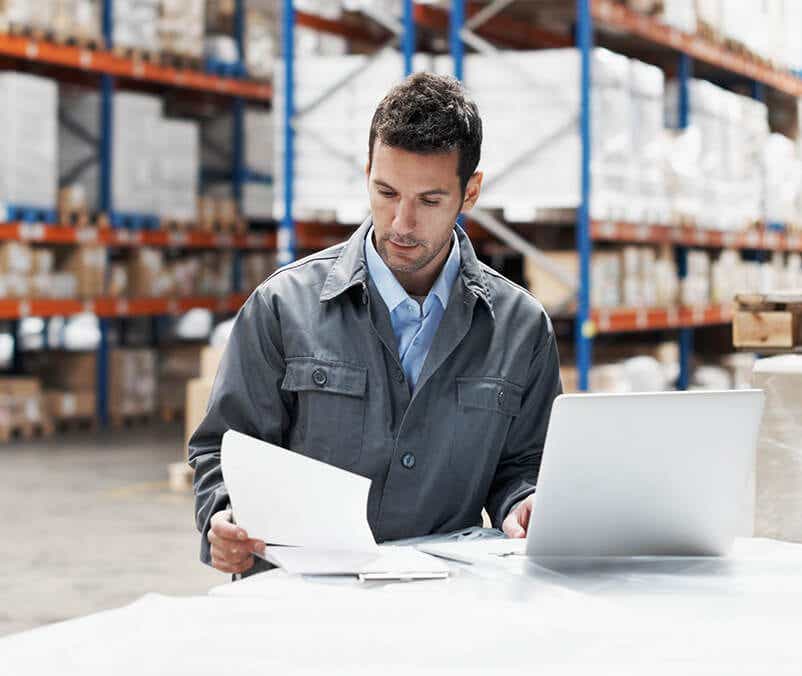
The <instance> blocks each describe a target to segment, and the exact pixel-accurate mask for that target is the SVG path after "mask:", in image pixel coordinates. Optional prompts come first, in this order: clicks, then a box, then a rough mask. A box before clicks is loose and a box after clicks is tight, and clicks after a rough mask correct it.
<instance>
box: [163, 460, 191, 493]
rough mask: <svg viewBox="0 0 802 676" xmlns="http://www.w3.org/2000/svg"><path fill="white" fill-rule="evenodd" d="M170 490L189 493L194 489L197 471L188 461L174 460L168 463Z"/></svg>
mask: <svg viewBox="0 0 802 676" xmlns="http://www.w3.org/2000/svg"><path fill="white" fill-rule="evenodd" d="M167 475H168V477H169V482H170V490H171V491H173V492H175V493H188V492H190V491H191V490H192V480H193V478H194V477H195V472H194V471H193V469H192V468H191V467H190V466H189V465H188V464H187V463H186V462H173V463H170V464H169V465H167Z"/></svg>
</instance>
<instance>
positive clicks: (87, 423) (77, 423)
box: [55, 416, 98, 433]
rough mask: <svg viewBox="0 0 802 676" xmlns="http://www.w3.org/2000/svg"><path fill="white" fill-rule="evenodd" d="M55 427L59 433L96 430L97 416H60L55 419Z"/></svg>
mask: <svg viewBox="0 0 802 676" xmlns="http://www.w3.org/2000/svg"><path fill="white" fill-rule="evenodd" d="M55 428H56V430H58V432H59V433H67V432H79V431H80V432H96V431H97V429H98V422H97V418H95V417H94V416H93V417H91V418H62V419H61V420H56V422H55Z"/></svg>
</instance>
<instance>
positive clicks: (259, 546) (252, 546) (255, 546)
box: [245, 540, 265, 554]
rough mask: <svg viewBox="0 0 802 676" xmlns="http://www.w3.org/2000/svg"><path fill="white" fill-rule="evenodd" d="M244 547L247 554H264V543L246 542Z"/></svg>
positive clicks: (257, 541)
mask: <svg viewBox="0 0 802 676" xmlns="http://www.w3.org/2000/svg"><path fill="white" fill-rule="evenodd" d="M245 546H246V549H247V550H248V551H249V552H257V553H259V554H264V553H265V543H264V542H262V541H261V540H248V542H247V544H246V545H245Z"/></svg>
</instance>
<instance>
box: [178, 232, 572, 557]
mask: <svg viewBox="0 0 802 676" xmlns="http://www.w3.org/2000/svg"><path fill="white" fill-rule="evenodd" d="M370 226H371V221H370V219H368V220H367V221H366V222H365V223H363V224H362V226H361V227H360V228H359V229H358V230H357V231H356V232H355V233H354V234H353V235H352V236H351V238H350V239H349V240H348V241H347V242H345V243H343V244H339V245H337V246H334V247H332V248H329V249H326V250H324V251H321V252H319V253H316V254H314V255H312V256H309V257H308V258H304V259H303V260H299V261H297V262H295V263H293V264H291V265H288V266H286V267H284V268H282V269H280V270H278V271H277V272H276V273H275V274H273V275H272V276H271V277H270V278H269V279H267V280H266V281H265V282H264V283H262V284H261V285H260V286H259V288H258V289H257V290H256V291H254V293H253V294H251V296H250V298H249V299H248V300H247V301H246V303H245V304H244V305H243V307H242V308H241V309H240V311H239V314H238V316H237V318H236V321H235V323H234V327H233V329H232V332H231V336H230V338H229V342H228V345H227V347H226V350H225V353H224V355H223V359H222V363H221V365H220V368H219V371H218V373H217V377H216V379H215V383H214V387H213V389H212V394H211V397H210V400H209V404H208V409H207V413H206V416H205V418H204V419H203V422H202V423H201V424H200V426H199V427H198V429H197V431H196V432H195V434H194V435H193V436H192V438H191V440H190V442H189V458H190V464H191V465H192V466H193V467H194V468H195V485H194V488H195V496H196V501H195V505H196V516H197V526H198V529H199V530H200V532H201V534H202V536H203V537H202V539H201V543H202V544H201V559H202V560H203V561H205V562H206V563H209V562H210V552H209V544H208V541H207V539H206V534H207V531H208V529H209V522H210V519H211V517H212V515H213V514H214V513H215V512H217V511H219V510H221V509H225V508H226V506H227V503H228V494H227V491H226V487H225V485H224V483H223V479H222V474H221V470H220V444H221V437H222V436H223V433H224V432H225V431H226V430H227V429H234V430H237V431H239V432H243V433H245V434H249V435H252V436H254V437H258V438H260V439H263V440H265V441H269V442H271V443H274V444H278V445H281V446H284V447H286V448H290V449H293V450H295V451H298V452H300V453H303V454H304V455H307V456H309V457H312V458H316V459H318V460H323V461H325V462H327V463H331V464H332V465H336V466H338V467H341V468H343V469H347V470H349V471H351V472H355V473H357V474H361V475H362V476H365V477H368V478H369V479H371V481H372V484H371V488H370V494H369V498H368V522H369V523H370V526H371V528H372V530H373V534H374V535H375V537H376V540H377V541H378V542H382V541H386V540H396V539H402V538H410V537H415V536H420V535H427V534H430V533H448V532H451V531H455V530H458V529H460V528H465V527H468V526H475V525H477V524H480V523H481V511H482V508H483V507H486V508H487V511H488V513H489V514H490V517H491V519H492V520H493V524H494V525H495V526H496V527H500V526H501V522H502V521H503V519H504V517H505V516H506V514H507V512H508V511H509V509H510V507H511V506H512V505H513V504H515V503H516V502H517V501H518V500H521V499H522V498H524V497H526V496H527V495H529V494H530V493H532V492H533V491H534V486H535V482H536V481H537V475H538V470H539V468H540V460H541V454H542V451H543V443H544V440H545V436H546V427H547V425H548V420H549V415H550V413H551V406H552V402H553V401H554V398H555V397H556V396H557V395H558V394H560V392H561V390H562V387H561V384H560V374H559V360H558V356H557V347H556V344H555V337H554V334H553V331H552V326H551V323H550V321H549V318H548V317H547V315H546V313H545V311H544V310H543V308H542V307H541V305H540V304H539V303H538V302H537V301H536V300H535V299H534V298H533V297H532V296H531V295H530V294H529V293H528V292H527V291H526V290H524V289H522V288H520V287H519V286H517V285H515V284H513V283H512V282H510V281H508V280H507V279H506V278H504V277H503V276H502V275H500V274H498V273H497V272H495V271H494V270H492V269H491V268H489V267H487V266H486V265H484V264H482V263H480V262H479V261H478V260H477V258H476V254H475V253H474V250H473V247H472V246H471V243H470V240H469V239H468V237H467V236H466V234H465V233H464V232H463V231H462V229H461V228H459V227H458V228H457V235H458V241H459V246H460V254H461V259H462V261H461V267H460V275H459V276H458V277H457V279H456V281H455V282H454V285H453V288H452V290H451V296H450V298H449V302H448V307H447V308H446V311H445V314H444V315H443V319H442V321H441V323H440V326H439V328H438V330H437V333H436V335H435V337H434V341H433V343H432V346H431V348H430V350H429V354H428V355H427V357H426V361H425V363H424V365H423V370H422V371H421V374H420V377H419V379H418V383H417V386H416V388H415V390H414V392H413V393H410V389H409V386H408V384H407V382H406V381H405V378H404V373H403V370H402V369H401V363H400V360H399V357H398V348H397V344H396V338H395V335H394V333H393V329H392V325H391V323H390V315H389V312H388V310H387V307H386V306H385V304H384V302H383V301H382V299H381V296H380V295H379V293H378V290H377V289H376V287H375V286H374V285H373V283H372V282H371V280H370V278H369V276H368V273H367V265H366V263H365V258H364V241H365V236H366V234H367V232H368V230H369V229H370ZM314 499H315V496H314V495H310V496H309V500H314ZM235 516H236V515H235ZM251 572H253V571H251Z"/></svg>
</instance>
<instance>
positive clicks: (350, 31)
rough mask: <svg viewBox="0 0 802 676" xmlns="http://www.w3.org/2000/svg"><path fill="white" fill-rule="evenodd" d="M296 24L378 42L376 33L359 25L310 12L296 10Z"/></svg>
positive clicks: (365, 40)
mask: <svg viewBox="0 0 802 676" xmlns="http://www.w3.org/2000/svg"><path fill="white" fill-rule="evenodd" d="M295 25H296V26H303V27H304V28H311V29H312V30H316V31H320V32H321V33H329V34H331V35H339V36H340V37H343V38H349V39H350V40H360V41H362V42H377V38H376V35H375V34H374V33H371V32H369V31H366V30H364V29H362V28H360V27H358V26H352V25H349V24H347V23H345V22H343V21H338V20H336V19H326V18H325V17H322V16H320V15H318V14H310V13H309V12H301V11H296V12H295Z"/></svg>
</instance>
